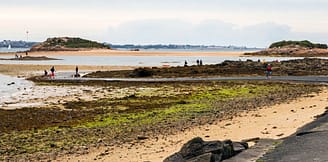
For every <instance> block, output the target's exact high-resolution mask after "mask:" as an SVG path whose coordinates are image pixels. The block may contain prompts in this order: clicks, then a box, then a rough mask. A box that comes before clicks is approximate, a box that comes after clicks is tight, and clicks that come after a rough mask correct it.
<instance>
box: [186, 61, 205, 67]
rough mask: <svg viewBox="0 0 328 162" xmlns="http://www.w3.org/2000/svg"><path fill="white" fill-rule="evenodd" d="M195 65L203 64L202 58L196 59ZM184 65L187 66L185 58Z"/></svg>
mask: <svg viewBox="0 0 328 162" xmlns="http://www.w3.org/2000/svg"><path fill="white" fill-rule="evenodd" d="M196 63H197V66H203V60H198V59H197V60H196ZM184 66H185V67H187V66H188V62H187V60H185V63H184Z"/></svg>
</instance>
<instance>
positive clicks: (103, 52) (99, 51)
mask: <svg viewBox="0 0 328 162" xmlns="http://www.w3.org/2000/svg"><path fill="white" fill-rule="evenodd" d="M243 53H244V52H164V51H163V52H157V51H156V52H155V51H119V50H108V49H92V50H81V51H36V52H28V56H52V55H66V56H242V55H243ZM18 54H19V55H23V56H25V52H23V53H18ZM1 55H2V56H15V53H0V56H1Z"/></svg>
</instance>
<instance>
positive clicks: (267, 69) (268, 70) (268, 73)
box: [266, 64, 272, 79]
mask: <svg viewBox="0 0 328 162" xmlns="http://www.w3.org/2000/svg"><path fill="white" fill-rule="evenodd" d="M271 75H272V66H271V64H268V65H267V66H266V78H267V79H271Z"/></svg>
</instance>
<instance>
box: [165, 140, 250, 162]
mask: <svg viewBox="0 0 328 162" xmlns="http://www.w3.org/2000/svg"><path fill="white" fill-rule="evenodd" d="M246 149H248V144H247V143H245V142H232V141H231V140H225V141H204V140H203V139H202V138H200V137H196V138H194V139H192V140H190V141H189V142H187V143H186V144H184V145H183V147H182V148H181V150H180V151H179V152H177V153H175V154H173V155H171V156H169V157H167V158H166V159H165V160H164V162H220V161H222V160H224V159H228V158H230V157H232V156H235V155H236V154H238V153H240V152H242V151H243V150H246Z"/></svg>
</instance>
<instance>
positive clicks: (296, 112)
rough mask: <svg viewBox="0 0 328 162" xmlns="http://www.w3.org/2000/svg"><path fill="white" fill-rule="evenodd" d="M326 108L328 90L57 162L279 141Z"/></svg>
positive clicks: (152, 156)
mask: <svg viewBox="0 0 328 162" xmlns="http://www.w3.org/2000/svg"><path fill="white" fill-rule="evenodd" d="M327 105H328V89H327V88H326V89H324V90H323V91H322V92H321V93H320V94H313V95H309V96H307V97H301V98H298V99H296V100H293V101H291V102H288V103H282V104H278V105H275V106H272V107H262V108H259V109H257V110H255V111H251V112H244V113H242V114H240V115H239V116H237V117H235V118H233V119H231V120H223V121H217V122H216V123H213V124H208V125H204V126H199V127H195V128H190V129H189V130H186V131H184V132H180V133H178V134H175V135H170V136H165V137H161V136H158V137H151V138H150V139H147V140H144V141H140V142H132V143H127V144H124V145H121V146H114V147H103V148H98V149H90V150H89V151H90V153H89V154H86V155H81V156H67V157H63V158H61V159H58V160H59V161H80V162H83V161H85V162H86V161H94V160H95V159H97V160H99V161H130V162H140V161H152V162H157V161H162V160H163V159H164V158H165V157H167V156H169V155H171V154H173V153H174V152H177V151H179V150H180V148H181V147H182V145H183V144H184V143H186V142H187V141H188V140H190V139H192V138H194V137H197V136H199V137H202V138H203V139H204V140H207V141H208V140H224V139H231V140H235V141H241V140H243V139H250V138H256V137H259V138H272V139H280V138H284V137H287V136H290V135H291V134H293V133H295V132H296V131H297V129H298V128H300V127H302V126H304V125H305V124H307V123H309V122H311V121H314V120H315V116H316V115H320V114H322V113H324V112H325V110H326V109H327Z"/></svg>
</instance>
